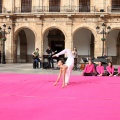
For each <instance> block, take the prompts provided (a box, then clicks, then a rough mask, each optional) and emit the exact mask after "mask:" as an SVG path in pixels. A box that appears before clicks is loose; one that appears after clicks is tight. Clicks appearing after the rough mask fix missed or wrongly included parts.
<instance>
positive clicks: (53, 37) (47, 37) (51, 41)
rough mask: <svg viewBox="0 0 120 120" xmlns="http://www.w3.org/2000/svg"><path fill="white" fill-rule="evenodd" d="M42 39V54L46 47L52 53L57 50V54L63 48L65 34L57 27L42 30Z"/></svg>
mask: <svg viewBox="0 0 120 120" xmlns="http://www.w3.org/2000/svg"><path fill="white" fill-rule="evenodd" d="M42 37H43V42H42V50H43V54H45V51H46V49H47V47H48V45H49V46H50V47H51V49H52V50H53V51H56V50H57V52H60V51H61V50H63V49H64V48H65V34H64V32H63V31H62V30H61V29H59V28H58V27H48V28H47V29H45V30H44V32H43V34H42Z"/></svg>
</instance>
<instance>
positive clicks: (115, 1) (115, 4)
mask: <svg viewBox="0 0 120 120" xmlns="http://www.w3.org/2000/svg"><path fill="white" fill-rule="evenodd" d="M112 11H120V0H112Z"/></svg>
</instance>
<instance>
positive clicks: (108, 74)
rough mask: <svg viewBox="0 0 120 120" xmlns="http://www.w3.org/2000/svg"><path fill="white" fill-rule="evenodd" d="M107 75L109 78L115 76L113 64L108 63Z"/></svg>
mask: <svg viewBox="0 0 120 120" xmlns="http://www.w3.org/2000/svg"><path fill="white" fill-rule="evenodd" d="M106 70H107V71H106V73H107V76H113V75H114V66H113V65H112V62H109V63H108V66H107V67H106Z"/></svg>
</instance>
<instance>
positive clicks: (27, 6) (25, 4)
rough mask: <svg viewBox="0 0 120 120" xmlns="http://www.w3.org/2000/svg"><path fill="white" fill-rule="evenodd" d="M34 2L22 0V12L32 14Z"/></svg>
mask: <svg viewBox="0 0 120 120" xmlns="http://www.w3.org/2000/svg"><path fill="white" fill-rule="evenodd" d="M31 9H32V0H21V12H31Z"/></svg>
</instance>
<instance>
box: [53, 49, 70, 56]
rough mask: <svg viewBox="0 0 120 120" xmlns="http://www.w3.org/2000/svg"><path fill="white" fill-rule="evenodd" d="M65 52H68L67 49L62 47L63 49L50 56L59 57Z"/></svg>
mask: <svg viewBox="0 0 120 120" xmlns="http://www.w3.org/2000/svg"><path fill="white" fill-rule="evenodd" d="M67 52H68V49H64V50H62V51H61V52H59V53H57V54H55V55H53V56H52V57H59V56H60V55H64V54H65V53H67Z"/></svg>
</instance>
